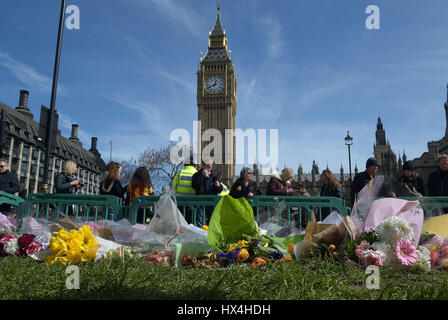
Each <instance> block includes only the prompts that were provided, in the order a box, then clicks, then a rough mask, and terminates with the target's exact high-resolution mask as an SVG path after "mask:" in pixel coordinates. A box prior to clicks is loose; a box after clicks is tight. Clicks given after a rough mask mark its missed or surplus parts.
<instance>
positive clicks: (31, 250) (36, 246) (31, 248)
mask: <svg viewBox="0 0 448 320" xmlns="http://www.w3.org/2000/svg"><path fill="white" fill-rule="evenodd" d="M40 250H42V245H41V244H40V243H39V242H36V241H33V242H31V243H30V244H29V245H28V247H27V248H26V254H27V256H31V255H33V254H35V253H36V252H39V251H40Z"/></svg>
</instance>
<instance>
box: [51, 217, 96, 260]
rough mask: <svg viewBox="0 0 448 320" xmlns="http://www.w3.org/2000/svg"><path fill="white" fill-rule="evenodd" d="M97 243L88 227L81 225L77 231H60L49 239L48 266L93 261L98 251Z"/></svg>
mask: <svg viewBox="0 0 448 320" xmlns="http://www.w3.org/2000/svg"><path fill="white" fill-rule="evenodd" d="M99 247H100V246H99V245H98V241H97V239H96V237H95V236H94V235H93V233H92V231H91V230H90V226H89V225H83V226H82V227H81V228H79V229H78V230H75V229H72V230H70V232H69V231H67V230H65V229H60V230H59V231H58V232H57V233H56V234H55V236H54V237H51V238H50V246H49V249H50V251H51V253H52V254H51V255H49V256H47V257H46V261H47V263H49V264H53V263H55V262H56V263H59V264H61V265H71V264H77V263H80V262H85V261H88V260H94V259H95V257H96V251H97V250H98V249H99Z"/></svg>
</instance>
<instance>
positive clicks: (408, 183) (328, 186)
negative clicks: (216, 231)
mask: <svg viewBox="0 0 448 320" xmlns="http://www.w3.org/2000/svg"><path fill="white" fill-rule="evenodd" d="M379 167H380V164H379V162H378V160H377V159H375V158H369V159H368V160H367V162H366V169H365V171H363V172H360V173H358V174H356V175H355V177H354V179H353V182H352V185H351V188H350V192H351V194H350V195H351V203H352V204H353V203H355V201H356V197H357V195H358V193H359V192H360V191H361V190H362V189H363V188H364V186H365V185H367V184H368V183H369V182H371V181H372V179H373V178H374V177H375V176H376V175H377V173H378V170H379ZM76 170H77V165H76V163H75V162H73V161H66V162H65V163H64V166H63V169H62V172H60V173H59V174H57V175H56V176H55V178H54V192H55V193H68V194H75V193H77V191H78V190H79V189H81V188H82V186H83V184H82V183H81V181H80V180H79V179H78V178H77V176H76ZM121 172H122V166H121V164H119V163H118V162H114V161H111V162H109V163H108V164H107V165H106V167H105V168H104V171H103V174H102V176H101V178H100V194H102V195H112V196H115V197H118V198H120V199H123V203H124V204H126V205H132V201H133V199H135V198H137V197H141V196H150V195H154V185H153V183H152V181H151V177H150V174H149V172H148V170H147V168H146V167H144V166H141V167H138V168H137V169H136V170H135V172H134V173H133V176H132V179H131V180H130V182H129V184H127V185H126V186H123V184H122V182H121ZM293 179H294V172H293V170H292V169H291V168H285V169H283V170H282V171H281V172H273V173H272V175H271V177H270V180H269V183H268V185H267V190H266V195H279V196H310V193H309V192H307V190H306V189H305V187H304V185H301V184H299V185H298V186H297V188H296V189H294V188H293V186H292V182H293ZM425 186H426V188H425ZM172 188H173V190H172V191H173V193H174V194H175V195H176V196H179V195H190V196H192V195H221V196H224V195H227V194H230V196H232V197H233V198H235V199H237V198H241V197H245V198H251V197H254V196H257V195H261V192H260V189H259V186H258V185H257V182H256V181H255V180H254V179H253V171H252V169H250V168H248V167H244V168H242V170H241V172H240V175H239V177H238V178H237V180H236V181H235V182H234V183H233V185H232V186H231V188H230V190H229V188H228V187H227V186H226V185H225V184H223V183H222V182H221V181H220V178H219V174H218V173H217V172H216V171H215V170H213V162H211V161H209V162H207V161H206V162H203V163H202V164H201V165H200V166H199V168H196V167H195V165H194V163H193V159H190V161H189V163H185V164H184V169H183V170H181V171H179V172H178V173H177V174H176V176H175V178H174V181H173V184H172ZM0 191H4V192H8V193H17V192H19V191H20V183H19V180H18V179H17V176H16V175H15V174H13V173H12V172H11V171H10V170H9V167H8V162H7V160H6V159H0ZM167 192H169V187H168V186H166V185H165V186H163V188H162V193H167ZM319 196H326V197H337V198H342V197H343V190H342V186H341V184H340V182H339V181H337V179H336V177H335V175H334V174H333V173H332V172H331V171H330V170H329V169H326V170H323V172H322V174H321V176H320V192H319ZM380 196H386V197H416V196H417V197H418V196H431V197H434V196H448V155H446V154H442V155H440V157H439V159H438V168H437V169H436V170H434V171H433V172H432V173H431V174H430V175H429V178H428V181H427V183H426V185H425V183H424V181H423V179H422V178H421V177H420V176H419V175H418V174H417V172H415V167H414V164H413V162H412V161H407V162H405V163H404V165H403V172H402V175H401V176H400V177H399V179H398V180H397V181H394V182H392V183H384V184H383V186H382V188H381V191H380ZM6 206H7V205H3V206H0V211H8V210H9V208H10V207H9V206H8V208H6ZM212 212H213V208H212V207H207V208H205V215H204V216H205V220H204V221H202V216H203V214H202V209H201V211H200V214H199V215H198V218H199V220H201V221H199V223H200V224H208V222H209V221H210V217H211V214H212ZM329 213H330V212H329V208H323V209H322V212H321V219H324V218H325V217H327V216H328V214H329ZM186 218H187V220H191V212H187V213H186ZM141 220H142V219H141V214H139V221H141Z"/></svg>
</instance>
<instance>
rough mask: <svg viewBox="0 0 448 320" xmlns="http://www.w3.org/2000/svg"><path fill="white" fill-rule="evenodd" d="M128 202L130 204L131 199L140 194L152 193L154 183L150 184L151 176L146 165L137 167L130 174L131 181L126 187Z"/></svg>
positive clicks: (148, 194) (147, 194)
mask: <svg viewBox="0 0 448 320" xmlns="http://www.w3.org/2000/svg"><path fill="white" fill-rule="evenodd" d="M127 193H128V197H126V200H127V199H129V204H130V205H131V204H132V200H133V199H135V198H138V197H141V196H150V195H153V194H154V185H153V184H152V181H151V177H150V176H149V172H148V169H146V167H138V168H137V170H135V172H134V175H133V176H132V179H131V182H129V185H128V187H127Z"/></svg>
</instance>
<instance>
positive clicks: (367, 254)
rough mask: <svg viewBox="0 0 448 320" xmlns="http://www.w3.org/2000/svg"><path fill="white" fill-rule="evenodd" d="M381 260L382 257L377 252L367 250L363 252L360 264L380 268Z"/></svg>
mask: <svg viewBox="0 0 448 320" xmlns="http://www.w3.org/2000/svg"><path fill="white" fill-rule="evenodd" d="M383 260H384V256H383V255H382V254H381V253H379V252H378V251H372V250H367V251H364V257H363V261H362V262H363V265H364V266H370V265H374V266H378V267H381V266H383Z"/></svg>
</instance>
